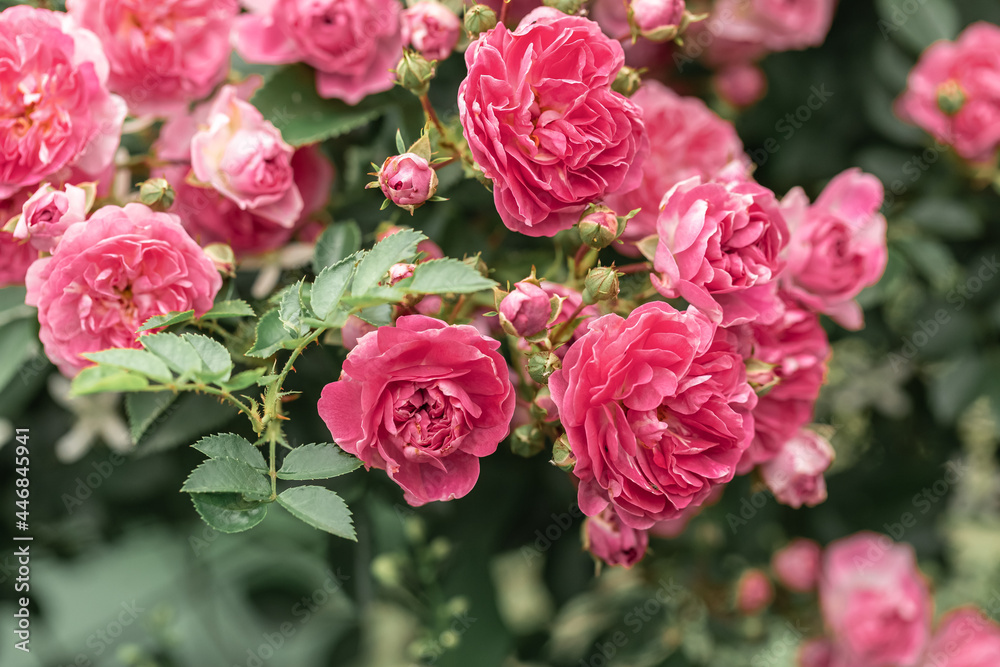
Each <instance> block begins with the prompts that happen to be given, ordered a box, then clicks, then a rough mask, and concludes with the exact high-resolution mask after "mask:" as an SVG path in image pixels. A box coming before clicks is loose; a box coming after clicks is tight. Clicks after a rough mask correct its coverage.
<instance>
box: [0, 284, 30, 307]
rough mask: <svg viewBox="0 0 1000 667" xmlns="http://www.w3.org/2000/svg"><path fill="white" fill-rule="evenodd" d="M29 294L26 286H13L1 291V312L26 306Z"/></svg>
mask: <svg viewBox="0 0 1000 667" xmlns="http://www.w3.org/2000/svg"><path fill="white" fill-rule="evenodd" d="M27 293H28V290H27V288H25V286H24V285H13V286H11V287H4V288H2V289H0V312H2V311H5V310H10V309H11V308H20V307H21V306H23V305H24V296H25V295H26V294H27Z"/></svg>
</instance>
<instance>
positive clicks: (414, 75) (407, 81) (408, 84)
mask: <svg viewBox="0 0 1000 667" xmlns="http://www.w3.org/2000/svg"><path fill="white" fill-rule="evenodd" d="M433 78H434V64H433V63H432V62H430V61H429V60H427V58H424V57H423V56H422V55H420V54H419V53H417V52H416V51H410V50H406V51H403V57H402V58H401V59H400V61H399V64H398V65H396V83H398V84H399V85H400V86H402V87H403V88H406V89H407V90H408V91H410V92H411V93H413V94H414V95H416V96H417V97H420V96H423V95H426V94H427V91H428V90H430V87H431V79H433Z"/></svg>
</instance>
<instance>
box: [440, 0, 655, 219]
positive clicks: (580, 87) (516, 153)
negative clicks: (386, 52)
mask: <svg viewBox="0 0 1000 667" xmlns="http://www.w3.org/2000/svg"><path fill="white" fill-rule="evenodd" d="M623 62H624V56H623V54H622V48H621V46H620V45H619V44H618V42H616V41H614V40H612V39H609V38H607V37H605V36H604V34H603V33H602V32H601V29H600V27H599V26H598V25H597V24H596V23H594V22H593V21H590V20H588V19H585V18H582V17H579V16H567V15H566V14H563V13H562V12H560V11H558V10H556V9H552V8H550V7H541V8H539V9H536V10H535V11H533V12H531V14H529V15H528V16H526V17H525V19H524V20H523V21H522V22H521V25H520V26H519V27H518V28H517V30H515V31H514V32H510V31H509V30H507V28H505V27H504V26H503V25H497V26H496V27H495V28H493V29H492V30H489V31H487V32H485V33H483V34H482V35H481V36H480V38H479V39H478V40H477V41H476V42H474V43H473V44H472V45H471V46H470V47H469V49H468V50H467V51H466V52H465V63H466V65H467V66H468V69H469V74H468V76H467V77H466V79H465V80H464V81H463V82H462V85H461V87H460V88H459V94H458V110H459V115H460V117H461V120H462V128H463V131H464V133H465V138H466V139H467V140H468V141H469V147H470V149H471V150H472V155H473V157H474V158H475V160H476V162H477V163H478V164H479V166H480V168H481V169H482V171H483V173H484V174H485V175H486V176H487V177H488V178H489V179H490V180H492V181H493V200H494V203H495V204H496V208H497V211H498V212H499V213H500V217H501V218H502V219H503V222H504V224H505V225H506V226H507V227H508V228H510V229H512V230H514V231H518V232H521V233H523V234H527V235H528V236H553V235H555V234H556V232H559V231H560V230H563V229H569V228H570V227H571V226H573V224H574V223H575V222H576V221H577V219H578V218H579V217H580V213H581V212H582V211H583V210H584V208H586V206H587V204H589V203H591V202H592V201H594V200H597V199H600V198H602V197H604V196H605V195H606V194H608V193H610V192H614V191H616V190H621V189H631V188H633V187H635V184H636V183H638V180H639V178H640V176H641V172H640V167H641V165H642V160H643V159H644V157H645V155H646V153H647V151H648V146H649V142H648V139H647V138H646V132H645V128H644V126H643V123H642V119H641V118H642V112H641V111H640V109H639V108H638V107H637V106H636V105H635V104H634V103H632V102H631V101H630V100H629V99H628V98H626V97H623V96H622V95H620V94H618V93H616V92H614V91H612V90H611V83H612V82H613V81H614V79H615V76H616V75H617V73H618V70H619V69H621V67H622V64H623Z"/></svg>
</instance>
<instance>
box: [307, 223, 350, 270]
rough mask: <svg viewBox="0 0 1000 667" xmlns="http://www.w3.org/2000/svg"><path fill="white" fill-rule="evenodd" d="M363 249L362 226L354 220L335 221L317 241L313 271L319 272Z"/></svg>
mask: <svg viewBox="0 0 1000 667" xmlns="http://www.w3.org/2000/svg"><path fill="white" fill-rule="evenodd" d="M360 249H361V228H360V227H358V223H356V222H354V221H353V220H347V221H345V222H335V223H333V224H332V225H330V226H329V227H327V228H326V229H325V230H323V233H322V234H321V235H320V237H319V240H318V241H316V256H315V258H314V259H313V271H314V272H315V273H317V274H319V272H320V271H322V270H323V269H325V268H326V267H328V266H333V265H334V264H337V263H339V262H342V261H343V260H344V259H345V258H347V257H350V256H351V255H353V254H354V253H356V252H357V251H358V250H360Z"/></svg>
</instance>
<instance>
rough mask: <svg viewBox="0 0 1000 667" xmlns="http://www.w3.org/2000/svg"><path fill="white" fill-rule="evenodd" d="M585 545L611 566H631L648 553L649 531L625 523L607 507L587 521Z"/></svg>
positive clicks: (584, 532)
mask: <svg viewBox="0 0 1000 667" xmlns="http://www.w3.org/2000/svg"><path fill="white" fill-rule="evenodd" d="M583 548H584V549H586V550H587V551H589V552H590V553H592V554H594V556H596V557H597V558H600V559H601V560H602V561H604V562H605V563H607V564H608V565H611V566H615V565H621V566H623V567H627V568H628V567H632V566H633V565H635V564H636V563H638V562H639V561H640V560H642V557H643V556H645V555H646V549H647V548H649V533H647V532H646V531H645V530H637V529H635V528H630V527H628V526H626V525H625V524H623V523H622V522H621V520H620V519H619V518H618V515H616V514H615V513H614V511H612V509H611V508H610V507H608V508H607V509H605V510H604V511H603V512H601V513H600V514H598V515H597V516H591V517H587V519H586V520H585V521H584V524H583Z"/></svg>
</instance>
